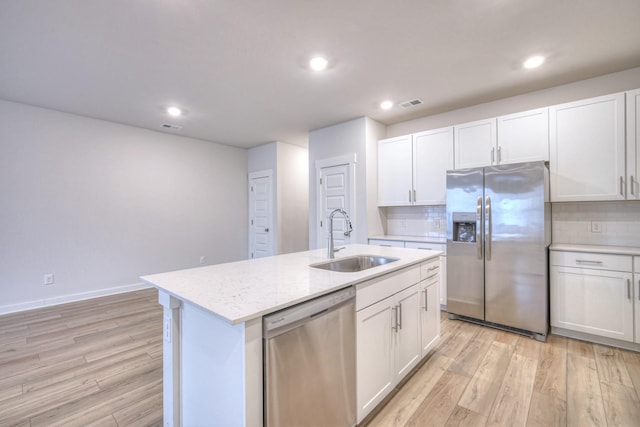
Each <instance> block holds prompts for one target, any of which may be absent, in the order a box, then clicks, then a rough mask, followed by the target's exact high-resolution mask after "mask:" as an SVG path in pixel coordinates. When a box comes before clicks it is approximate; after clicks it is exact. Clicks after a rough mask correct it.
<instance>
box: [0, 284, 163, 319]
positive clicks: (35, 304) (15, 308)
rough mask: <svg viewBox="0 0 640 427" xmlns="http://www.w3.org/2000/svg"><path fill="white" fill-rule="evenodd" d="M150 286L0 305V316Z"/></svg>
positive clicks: (131, 286)
mask: <svg viewBox="0 0 640 427" xmlns="http://www.w3.org/2000/svg"><path fill="white" fill-rule="evenodd" d="M149 287H150V286H149V285H148V284H146V283H134V284H133V285H126V286H118V287H115V288H107V289H98V290H95V291H90V292H80V293H77V294H69V295H60V296H57V297H54V298H46V299H39V300H34V301H27V302H23V303H18V304H9V305H0V315H2V314H9V313H16V312H19V311H27V310H33V309H36V308H42V307H49V306H52V305H58V304H66V303H68V302H75V301H82V300H86V299H91V298H98V297H104V296H107V295H115V294H121V293H124V292H132V291H137V290H139V289H146V288H149Z"/></svg>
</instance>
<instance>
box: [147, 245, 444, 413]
mask: <svg viewBox="0 0 640 427" xmlns="http://www.w3.org/2000/svg"><path fill="white" fill-rule="evenodd" d="M359 254H368V255H376V256H384V257H392V258H398V260H397V261H394V262H391V263H388V264H384V265H380V266H377V267H374V268H370V269H368V270H364V271H359V272H351V273H344V272H336V271H330V270H323V269H318V268H313V267H311V266H310V265H312V264H317V263H321V262H323V261H327V255H326V249H318V250H312V251H307V252H298V253H293V254H287V255H279V256H273V257H268V258H261V259H253V260H247V261H239V262H234V263H228V264H220V265H213V266H207V267H200V268H194V269H188V270H181V271H174V272H168V273H161V274H154V275H149V276H144V277H142V280H144V281H145V282H147V283H149V284H151V285H153V286H155V287H156V288H158V290H159V301H160V303H161V304H162V305H163V307H164V348H163V350H164V351H163V357H164V367H163V369H164V425H165V426H179V425H184V426H199V425H212V426H213V425H215V426H217V425H220V426H236V425H237V426H261V425H263V420H262V415H263V396H262V391H263V373H262V363H263V355H262V317H263V316H265V315H267V314H269V313H273V312H276V311H278V310H282V309H284V308H287V307H291V306H293V305H295V304H298V303H302V302H305V301H308V300H311V299H313V298H316V297H319V296H322V295H325V294H328V293H330V292H333V291H336V290H339V289H343V288H345V287H348V286H355V287H356V290H357V289H358V287H359V286H365V283H366V282H369V281H371V279H374V278H378V277H379V276H383V275H389V274H391V273H393V272H397V271H399V270H403V269H406V268H407V267H410V266H416V267H417V266H419V265H420V264H421V263H423V262H425V261H427V260H429V259H431V258H434V257H438V256H439V255H440V252H437V251H420V250H417V249H404V248H389V247H377V246H369V245H350V246H348V247H347V248H346V249H345V250H343V251H341V252H339V253H338V254H337V255H336V258H344V257H349V256H352V255H359Z"/></svg>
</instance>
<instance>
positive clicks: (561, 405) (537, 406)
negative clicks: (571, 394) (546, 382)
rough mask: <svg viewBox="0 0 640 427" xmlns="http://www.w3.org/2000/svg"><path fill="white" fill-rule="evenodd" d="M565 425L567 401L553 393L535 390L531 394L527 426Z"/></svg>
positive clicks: (550, 426)
mask: <svg viewBox="0 0 640 427" xmlns="http://www.w3.org/2000/svg"><path fill="white" fill-rule="evenodd" d="M566 425H567V402H566V401H565V398H564V396H563V399H559V398H557V397H556V396H554V395H550V394H545V393H541V392H539V391H536V390H535V386H534V391H533V394H532V395H531V405H530V406H529V416H528V418H527V427H565V426H566Z"/></svg>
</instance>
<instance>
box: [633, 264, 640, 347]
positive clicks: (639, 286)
mask: <svg viewBox="0 0 640 427" xmlns="http://www.w3.org/2000/svg"><path fill="white" fill-rule="evenodd" d="M636 258H640V257H636ZM636 264H640V262H636ZM639 270H640V268H639V269H636V271H639ZM633 283H634V284H635V285H634V291H635V294H634V298H633V300H634V301H635V303H634V304H635V321H636V322H635V323H636V339H635V342H637V343H639V344H640V273H636V274H634V275H633Z"/></svg>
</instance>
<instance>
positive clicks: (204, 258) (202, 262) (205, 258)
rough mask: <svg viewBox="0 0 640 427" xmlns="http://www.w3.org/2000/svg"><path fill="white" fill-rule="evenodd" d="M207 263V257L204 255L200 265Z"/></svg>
mask: <svg viewBox="0 0 640 427" xmlns="http://www.w3.org/2000/svg"><path fill="white" fill-rule="evenodd" d="M205 262H207V257H205V256H204V255H202V256H201V257H200V264H204V263H205Z"/></svg>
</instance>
